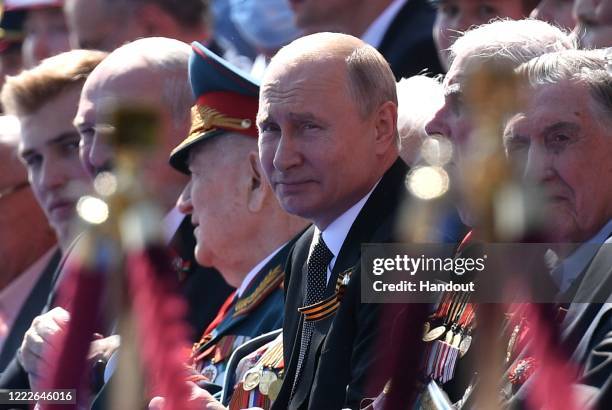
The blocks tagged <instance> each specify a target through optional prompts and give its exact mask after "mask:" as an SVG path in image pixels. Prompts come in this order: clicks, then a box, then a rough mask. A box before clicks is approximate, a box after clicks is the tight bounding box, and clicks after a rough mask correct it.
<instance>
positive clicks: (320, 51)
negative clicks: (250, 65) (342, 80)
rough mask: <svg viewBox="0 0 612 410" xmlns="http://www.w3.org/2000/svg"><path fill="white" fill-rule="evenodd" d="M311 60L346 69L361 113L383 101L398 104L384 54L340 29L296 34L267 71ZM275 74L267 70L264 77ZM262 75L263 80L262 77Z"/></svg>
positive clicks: (322, 64) (349, 87) (348, 80)
mask: <svg viewBox="0 0 612 410" xmlns="http://www.w3.org/2000/svg"><path fill="white" fill-rule="evenodd" d="M309 62H310V63H314V64H316V65H317V66H318V67H321V66H324V65H335V66H336V67H341V68H343V71H344V72H345V73H346V79H347V81H346V87H347V91H348V92H349V93H350V95H351V96H352V97H353V99H354V101H356V102H357V104H359V109H360V112H361V114H362V115H364V116H365V115H367V114H368V113H369V112H371V111H372V110H373V109H374V107H376V106H378V105H380V104H382V103H383V102H385V101H393V102H394V103H395V104H396V105H397V92H396V88H395V77H394V76H393V72H392V71H391V68H390V67H389V64H388V63H387V61H386V60H385V58H384V57H383V56H382V55H381V54H380V53H379V52H378V51H377V50H376V49H375V48H374V47H372V46H370V45H369V44H367V43H365V42H363V41H362V40H360V39H358V38H356V37H353V36H350V35H347V34H341V33H316V34H311V35H309V36H304V37H301V38H298V39H297V40H295V41H293V42H292V43H290V44H288V45H287V46H285V47H283V48H282V49H280V51H279V52H278V53H277V54H276V56H274V58H273V59H272V61H271V62H270V66H269V69H268V72H271V71H273V70H274V67H279V68H281V69H283V68H286V67H292V66H299V65H304V64H307V63H309ZM272 75H274V73H270V74H269V75H268V76H267V77H270V76H272ZM267 77H264V83H265V79H266V78H267Z"/></svg>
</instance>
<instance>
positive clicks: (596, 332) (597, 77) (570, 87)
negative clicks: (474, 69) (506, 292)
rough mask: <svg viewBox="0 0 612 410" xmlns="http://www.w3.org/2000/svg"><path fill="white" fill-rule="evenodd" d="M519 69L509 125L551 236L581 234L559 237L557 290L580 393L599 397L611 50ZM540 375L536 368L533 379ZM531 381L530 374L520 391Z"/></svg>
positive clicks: (605, 313)
mask: <svg viewBox="0 0 612 410" xmlns="http://www.w3.org/2000/svg"><path fill="white" fill-rule="evenodd" d="M517 72H518V73H519V76H520V78H521V79H523V80H524V83H523V84H524V86H525V90H526V93H525V94H526V99H525V101H524V103H522V104H521V106H520V107H519V109H518V112H517V113H516V114H515V115H514V116H513V117H512V118H511V119H510V120H509V122H508V124H507V126H506V131H505V136H504V144H505V148H506V151H507V153H508V157H509V158H510V160H511V161H512V162H513V164H515V165H517V167H518V169H519V170H521V171H522V172H523V174H524V175H525V178H526V179H528V180H530V181H533V182H534V183H536V184H537V186H538V187H539V188H541V189H542V191H543V192H544V193H545V194H546V196H545V197H544V200H543V206H544V208H545V209H544V210H545V215H546V223H547V231H548V233H549V235H550V239H551V241H552V242H558V243H560V244H562V245H563V244H574V246H572V247H570V248H569V250H568V247H567V245H564V246H563V247H562V246H559V247H556V246H553V249H552V250H553V251H554V252H555V253H556V255H557V256H558V260H559V262H558V264H557V265H556V266H555V268H554V269H553V271H552V277H553V279H554V280H555V282H556V284H557V285H558V287H559V291H560V294H559V300H560V301H561V302H570V304H569V307H568V311H567V315H566V317H565V319H564V321H563V323H562V324H561V331H562V334H561V340H562V343H563V345H564V347H565V349H566V351H568V352H571V359H572V361H573V363H574V364H575V365H576V366H577V367H578V368H579V370H578V374H577V375H572V376H575V380H576V382H577V386H578V388H576V389H575V392H576V393H577V394H576V398H578V399H579V400H581V403H582V404H584V403H585V402H586V403H590V404H593V403H594V402H596V401H597V400H600V399H601V398H600V392H599V389H601V388H604V387H606V386H608V387H609V385H610V383H612V381H611V380H612V379H611V375H612V360H611V358H612V345H611V343H610V335H611V332H612V315H611V309H612V304H611V302H612V269H611V266H612V265H611V264H610V261H611V260H612V257H611V251H612V187H611V185H610V180H612V167H610V158H611V157H612V144H610V141H612V139H611V138H612V133H611V132H610V125H611V124H610V118H611V116H612V106H611V105H610V100H609V98H608V99H606V98H602V96H610V95H612V87H611V85H610V84H611V83H610V74H609V72H608V71H607V68H606V59H605V54H604V52H603V50H589V51H582V50H580V51H579V50H567V51H562V52H557V53H550V54H545V55H543V56H540V57H537V58H535V59H533V60H531V61H530V62H528V63H526V64H523V65H522V66H520V67H519V68H518V69H517ZM545 101H558V103H557V104H555V105H554V106H551V105H550V104H544V102H545ZM578 244H579V245H578ZM529 353H530V352H527V354H529ZM522 360H526V359H522ZM536 377H537V370H536V373H535V374H534V376H533V377H532V378H530V379H529V381H532V379H533V378H536ZM521 390H523V391H521ZM525 391H529V389H528V388H527V384H526V385H524V386H523V388H522V389H520V390H518V394H517V396H518V397H517V398H516V399H520V398H524V397H525Z"/></svg>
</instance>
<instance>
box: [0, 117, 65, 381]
mask: <svg viewBox="0 0 612 410" xmlns="http://www.w3.org/2000/svg"><path fill="white" fill-rule="evenodd" d="M0 122H1V131H0V163H1V164H2V167H3V168H2V169H3V172H2V175H0V260H2V269H1V274H0V373H1V372H3V371H4V369H5V367H6V366H7V364H8V363H9V361H10V360H11V359H12V358H13V356H14V355H15V351H16V350H17V348H18V347H19V345H20V344H21V340H22V339H23V334H24V333H25V331H26V330H27V328H28V327H29V326H30V322H31V321H32V319H33V318H34V316H36V315H38V314H39V313H40V311H41V309H42V307H43V306H44V304H45V301H46V300H47V295H48V293H49V290H50V288H51V278H52V277H53V272H54V271H55V267H56V266H57V263H58V259H59V254H60V251H59V249H58V247H57V246H56V245H55V242H56V237H55V233H54V232H53V230H52V229H51V228H50V227H49V224H48V223H47V219H46V217H45V214H44V213H43V211H42V210H41V208H40V206H39V204H38V203H37V202H36V199H35V197H34V195H33V193H32V190H31V189H30V185H29V184H28V181H27V177H26V171H25V169H24V167H23V165H22V164H21V163H20V162H19V155H18V146H19V140H20V138H19V122H18V120H17V119H16V118H14V117H1V118H0ZM25 221H27V222H28V223H29V226H30V227H31V229H29V230H28V231H24V230H23V224H24V222H25Z"/></svg>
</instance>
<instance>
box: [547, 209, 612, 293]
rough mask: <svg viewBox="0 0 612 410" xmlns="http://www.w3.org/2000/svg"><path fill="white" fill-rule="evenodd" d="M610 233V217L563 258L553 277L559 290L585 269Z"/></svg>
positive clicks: (611, 233)
mask: <svg viewBox="0 0 612 410" xmlns="http://www.w3.org/2000/svg"><path fill="white" fill-rule="evenodd" d="M610 235H612V219H611V220H609V221H608V223H607V224H606V225H605V226H604V227H603V228H602V229H601V230H600V231H599V232H598V233H597V234H596V235H595V236H593V237H592V238H591V239H589V240H588V241H586V242H584V243H583V244H582V245H580V246H579V247H578V249H576V250H575V251H574V252H573V253H572V254H571V255H570V256H568V257H567V258H565V259H564V260H563V262H562V263H561V265H560V266H559V268H557V269H560V272H559V273H557V274H553V277H555V279H556V280H557V281H559V279H558V278H559V277H560V278H561V279H560V282H561V283H558V284H559V287H560V290H561V292H564V291H565V290H567V289H568V288H569V287H570V286H571V284H572V282H573V281H574V280H575V279H576V278H577V277H578V276H579V275H580V274H581V273H582V272H583V271H584V270H585V269H586V267H587V265H588V264H589V263H590V262H591V259H593V257H594V256H595V254H596V253H597V251H598V250H599V248H600V247H601V245H602V244H603V243H604V242H606V240H607V239H608V238H609V237H610Z"/></svg>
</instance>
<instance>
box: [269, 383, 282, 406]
mask: <svg viewBox="0 0 612 410" xmlns="http://www.w3.org/2000/svg"><path fill="white" fill-rule="evenodd" d="M282 385H283V380H282V379H276V380H274V381H273V382H272V383H271V384H270V387H269V388H268V398H269V399H270V400H272V401H274V400H276V398H277V397H278V394H279V393H280V390H281V386H282Z"/></svg>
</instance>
